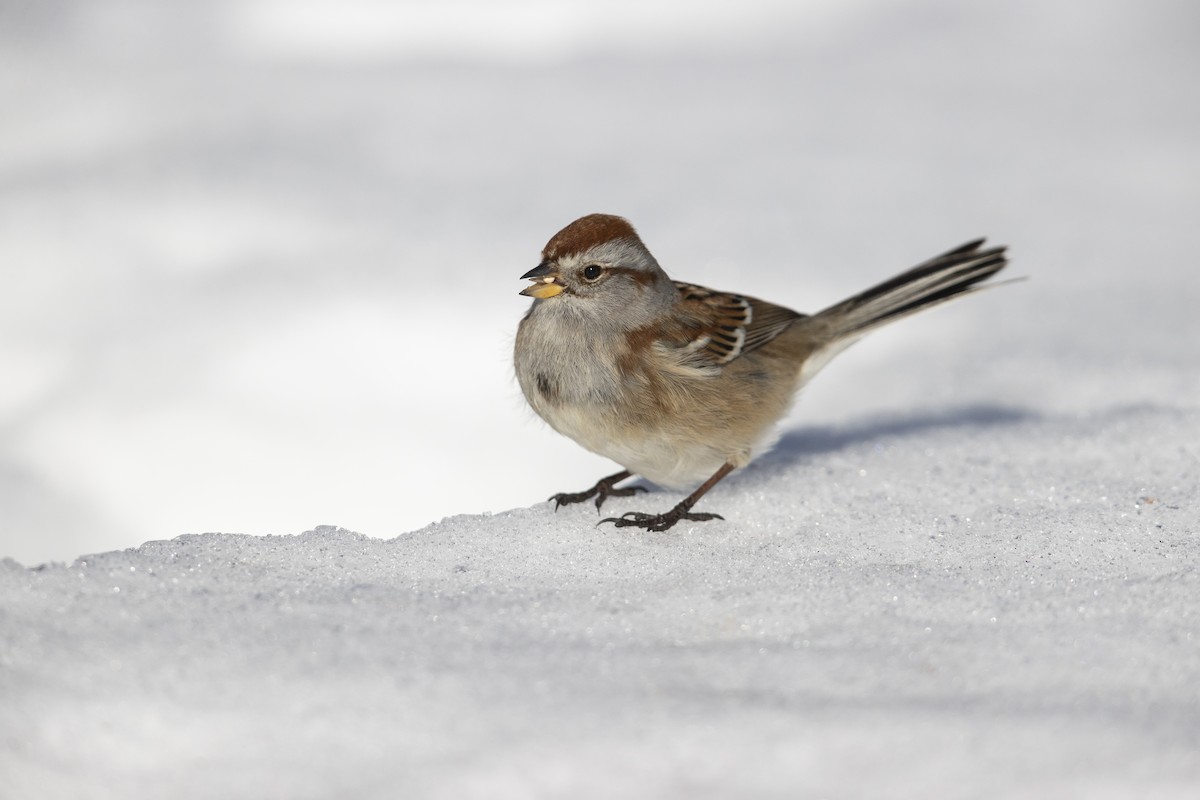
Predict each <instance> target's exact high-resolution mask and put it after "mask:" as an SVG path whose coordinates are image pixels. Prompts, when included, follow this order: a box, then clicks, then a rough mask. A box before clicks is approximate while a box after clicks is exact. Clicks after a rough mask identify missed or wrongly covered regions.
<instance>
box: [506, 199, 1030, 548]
mask: <svg viewBox="0 0 1200 800" xmlns="http://www.w3.org/2000/svg"><path fill="white" fill-rule="evenodd" d="M984 241H985V240H984V239H977V240H975V241H971V242H968V243H966V244H964V245H962V246H961V247H956V248H954V249H953V250H950V251H948V252H945V253H943V254H942V255H940V256H936V257H934V258H931V259H929V260H928V261H926V262H924V263H922V264H919V265H918V266H916V267H913V268H912V269H910V270H908V271H907V272H902V273H900V274H899V275H897V276H895V277H894V278H891V279H890V280H886V281H884V282H883V283H880V284H878V285H876V286H872V287H871V288H870V289H867V290H866V291H863V292H860V293H858V294H856V295H854V296H853V297H851V298H849V299H848V300H843V301H842V302H840V303H837V304H835V305H833V306H830V307H829V308H827V309H825V310H824V311H821V312H818V313H816V314H812V315H808V314H801V313H799V312H796V311H792V310H791V309H789V308H785V307H784V306H780V305H775V304H774V303H768V302H766V301H764V300H759V299H757V298H754V297H748V296H746V295H743V294H736V293H733V292H722V291H716V290H713V289H707V288H705V287H703V286H697V285H695V284H691V283H684V282H681V281H675V280H671V278H669V277H668V276H667V273H666V272H664V271H663V269H662V267H661V266H659V263H658V261H656V260H655V258H654V256H653V255H651V254H650V251H649V249H647V247H646V245H645V244H643V243H642V240H641V238H640V237H639V236H638V234H637V231H635V230H634V228H633V226H632V225H631V224H630V223H629V222H628V221H627V220H625V219H623V218H622V217H618V216H613V215H610V214H590V215H588V216H586V217H582V218H580V219H577V220H575V221H574V222H572V223H571V224H570V225H568V226H566V227H565V228H563V229H562V230H561V231H559V232H558V233H556V234H555V235H554V236H553V237H552V238H551V239H550V241H549V242H548V243H547V244H546V247H545V248H544V249H543V250H542V254H541V261H540V263H539V264H538V265H537V266H536V267H534V268H533V269H531V270H529V271H528V272H526V273H525V274H524V275H522V276H521V278H522V279H523V280H530V281H532V283H531V284H530V285H529V286H527V287H525V288H524V289H523V290H522V291H521V292H520V294H522V295H525V296H527V297H532V298H533V303H532V305H531V306H530V308H529V310H528V312H527V313H526V314H525V316H524V318H523V319H522V320H521V323H520V326H519V327H518V329H517V337H516V343H515V347H514V364H515V368H516V374H517V380H518V382H519V383H520V385H521V391H522V392H523V393H524V395H525V398H526V400H528V402H529V405H530V406H531V407H532V408H533V410H534V411H535V412H536V413H537V414H538V416H540V417H541V418H542V419H544V420H545V421H546V422H547V423H549V424H550V427H552V428H554V430H556V431H558V432H559V433H561V434H563V435H565V436H569V437H570V438H572V439H574V440H575V441H576V442H578V443H579V444H580V445H582V446H583V447H585V448H587V449H588V450H591V451H592V452H593V453H597V454H599V455H602V456H605V457H606V458H609V459H611V460H613V461H615V462H616V463H618V464H620V465H621V466H622V467H623V469H622V470H621V471H620V472H618V473H616V474H613V475H609V476H607V477H605V478H602V479H601V480H600V481H598V482H597V483H596V485H595V486H593V487H591V488H590V489H587V490H585V491H582V492H563V493H559V494H556V495H554V496H553V497H551V498H550V500H552V501H554V503H555V506H554V507H555V509H556V510H557V509H558V508H559V507H561V506H564V505H568V504H571V503H581V502H584V501H586V500H589V499H592V498H595V503H596V508H597V510H599V509H600V507H601V506H602V505H603V503H604V502H605V501H606V500H607V499H608V498H610V497H625V496H629V495H632V494H633V493H634V492H636V491H645V490H644V489H642V488H641V487H637V486H634V487H629V488H617V484H618V483H620V482H621V481H624V480H625V479H627V478H630V477H632V476H634V475H640V476H641V477H643V478H645V479H646V480H648V481H650V482H652V483H655V484H658V485H660V486H666V487H670V488H673V489H685V488H687V487H691V486H695V485H696V484H697V483H698V484H699V486H698V488H696V489H695V491H693V492H692V493H691V494H690V495H688V496H687V497H686V498H685V499H684V500H683V501H682V502H680V503H679V504H678V505H676V506H675V507H674V508H672V509H670V510H668V511H666V512H664V513H661V514H648V513H643V512H639V511H631V512H629V513H626V514H623V515H622V516H620V517H609V518H606V519H603V520H601V522H602V523H612V524H614V525H616V526H617V527H637V528H643V529H646V530H649V531H666V530H669V529H670V528H671V527H672V526H674V525H676V524H677V523H679V522H680V521H682V520H690V521H705V520H711V519H723V517H721V516H720V515H719V514H714V513H710V512H694V511H692V508H693V506H695V505H696V503H697V502H698V501H699V500H700V498H701V497H703V496H704V494H705V493H706V492H708V491H709V490H710V489H712V488H713V486H715V485H716V484H717V483H718V482H720V481H721V479H722V478H724V477H725V476H726V475H728V474H729V473H730V472H732V471H733V470H735V469H738V468H741V467H744V466H746V465H747V464H749V463H750V461H751V460H752V459H754V458H755V456H757V455H759V454H761V453H762V452H764V451H765V450H767V449H769V448H770V446H771V445H773V444H774V442H775V440H776V439H777V438H778V434H777V433H776V432H775V427H776V423H777V422H778V421H779V420H780V419H781V418H782V417H783V416H784V415H785V414H786V413H787V412H788V410H789V408H790V406H791V403H792V399H793V398H794V397H795V395H796V393H797V391H798V390H799V389H800V387H802V386H803V385H804V384H805V383H807V382H808V381H809V380H810V379H811V378H812V376H813V375H815V374H816V373H817V371H818V370H820V369H821V367H823V366H824V365H825V364H827V363H828V362H829V359H831V358H832V357H833V356H835V355H837V354H838V353H839V352H841V351H842V350H844V349H845V348H846V347H847V346H849V345H850V344H852V343H853V342H855V341H857V340H858V339H859V338H861V337H862V336H863V335H864V334H866V333H868V332H870V331H872V330H874V329H876V328H878V327H880V326H881V325H885V324H887V323H890V322H893V321H895V320H898V319H902V318H903V317H907V316H908V315H910V314H915V313H916V312H918V311H921V310H923V309H926V308H932V307H933V306H936V305H939V304H941V303H944V302H946V301H948V300H953V299H955V298H958V297H963V296H965V295H968V294H972V293H974V292H976V291H978V290H980V289H982V288H988V287H990V286H996V285H999V284H997V283H995V282H993V283H991V284H987V285H986V286H979V285H978V284H979V283H980V282H981V281H984V280H986V279H987V278H989V277H991V276H992V275H995V274H996V273H997V272H999V271H1000V270H1001V269H1003V268H1004V266H1005V264H1006V263H1007V260H1006V258H1005V254H1004V251H1005V248H1004V247H991V248H987V249H985V248H984V247H983V244H984Z"/></svg>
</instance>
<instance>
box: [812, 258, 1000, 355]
mask: <svg viewBox="0 0 1200 800" xmlns="http://www.w3.org/2000/svg"><path fill="white" fill-rule="evenodd" d="M984 241H985V240H984V239H976V240H975V241H973V242H967V243H966V244H964V245H962V246H961V247H956V248H954V249H953V250H950V251H949V252H946V253H942V254H941V255H940V256H937V257H935V258H931V259H929V260H928V261H926V262H925V263H923V264H919V265H917V266H915V267H913V268H912V269H910V270H908V271H907V272H902V273H900V274H899V275H897V276H896V277H894V278H891V279H890V280H886V281H884V282H883V283H881V284H878V285H877V286H872V287H871V288H870V289H867V290H866V291H865V292H860V293H858V294H856V295H854V296H853V297H851V298H850V299H848V300H843V301H842V302H840V303H838V304H836V305H833V306H830V307H829V308H827V309H825V310H824V311H822V312H820V313H819V314H816V315H815V316H816V318H817V319H819V320H821V321H822V322H824V323H826V324H829V325H830V327H831V328H832V329H833V331H834V332H835V336H836V337H837V338H842V337H847V338H849V339H850V340H854V339H857V338H858V337H859V336H861V335H862V334H864V333H866V332H867V331H869V330H871V329H873V328H877V327H879V326H880V325H883V324H886V323H888V322H892V321H893V320H897V319H901V318H903V317H907V316H908V315H909V314H915V313H916V312H918V311H921V310H924V309H926V308H931V307H933V306H935V305H937V304H939V303H944V302H946V301H947V300H953V299H954V298H956V297H962V296H964V295H967V294H971V293H973V292H977V291H979V290H981V289H987V288H990V286H977V285H976V284H978V283H979V282H980V281H983V280H986V279H987V278H990V277H991V276H992V275H995V274H996V273H997V272H999V271H1000V270H1002V269H1004V266H1005V265H1006V264H1007V263H1008V260H1007V259H1006V258H1005V257H1004V248H1003V247H992V248H990V249H987V250H981V249H980V248H981V247H982V246H983V243H984ZM991 285H992V286H997V285H999V284H991ZM814 321H816V320H814Z"/></svg>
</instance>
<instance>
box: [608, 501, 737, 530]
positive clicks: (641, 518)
mask: <svg viewBox="0 0 1200 800" xmlns="http://www.w3.org/2000/svg"><path fill="white" fill-rule="evenodd" d="M684 519H686V520H691V521H692V522H705V521H707V520H710V519H725V518H724V517H722V516H721V515H720V514H708V513H704V512H697V511H685V510H684V509H682V508H680V507H678V506H676V507H675V508H672V509H671V510H670V511H668V512H667V513H665V514H643V513H642V512H641V511H630V512H629V513H627V514H622V515H621V516H620V517H608V518H607V519H602V520H600V523H598V524H603V523H605V522H611V523H612V524H613V525H616V526H617V527H618V528H645V529H646V530H648V531H665V530H670V529H671V528H672V527H674V525H675V523H677V522H679V521H680V520H684Z"/></svg>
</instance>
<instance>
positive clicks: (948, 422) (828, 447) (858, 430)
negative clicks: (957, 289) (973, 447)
mask: <svg viewBox="0 0 1200 800" xmlns="http://www.w3.org/2000/svg"><path fill="white" fill-rule="evenodd" d="M1041 418H1042V417H1041V415H1039V414H1037V413H1035V412H1032V411H1028V410H1025V409H1020V408H1010V407H1004V406H997V405H973V406H966V407H963V408H959V409H948V410H944V411H935V412H924V413H919V414H909V415H906V416H888V417H883V418H879V417H876V418H872V419H868V420H865V421H863V422H861V423H859V424H856V425H848V426H839V427H836V428H828V427H826V428H815V427H814V428H796V429H793V430H790V431H786V432H785V433H784V434H783V436H781V437H780V439H779V442H778V443H777V444H776V445H775V447H774V448H773V449H772V450H771V451H770V452H769V453H766V454H764V455H763V456H762V457H761V458H759V459H757V460H756V461H755V462H754V464H752V465H751V466H750V467H749V468H748V470H747V471H748V472H756V471H758V470H759V469H778V468H780V467H789V466H793V465H795V464H798V463H800V462H804V461H807V460H809V459H811V458H812V457H813V456H816V455H821V454H823V453H834V452H837V451H839V450H845V449H847V448H850V447H854V446H855V445H859V444H863V443H866V442H877V441H883V440H886V439H895V438H903V437H909V436H915V435H918V434H921V433H923V432H926V431H943V430H947V429H954V428H972V429H982V428H999V427H1005V426H1012V425H1019V424H1022V423H1026V422H1031V421H1035V420H1039V419H1041Z"/></svg>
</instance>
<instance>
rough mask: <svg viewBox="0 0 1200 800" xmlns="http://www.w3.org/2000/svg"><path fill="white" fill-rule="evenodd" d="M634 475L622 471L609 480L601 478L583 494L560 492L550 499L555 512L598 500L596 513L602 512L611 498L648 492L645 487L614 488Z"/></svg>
mask: <svg viewBox="0 0 1200 800" xmlns="http://www.w3.org/2000/svg"><path fill="white" fill-rule="evenodd" d="M632 475H633V473H632V472H630V471H629V470H621V471H620V472H618V473H617V474H616V475H609V476H608V477H607V478H601V479H600V480H599V481H597V482H596V485H595V486H593V487H592V488H590V489H587V490H585V491H582V492H559V493H558V494H556V495H554V496H553V497H551V498H550V499H551V500H553V501H554V510H555V511H558V508H559V506H569V505H571V504H572V503H582V502H583V501H584V500H590V499H591V498H593V497H595V498H596V511H599V510H600V506H602V505H604V501H605V500H607V499H608V498H610V497H629V496H630V495H632V494H636V493H638V492H644V491H646V489H645V487H643V486H630V487H628V488H626V489H614V488H613V486H614V485H616V484H618V483H620V482H621V481H623V480H625V479H626V478H629V477H631V476H632Z"/></svg>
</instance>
